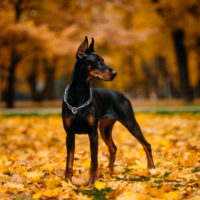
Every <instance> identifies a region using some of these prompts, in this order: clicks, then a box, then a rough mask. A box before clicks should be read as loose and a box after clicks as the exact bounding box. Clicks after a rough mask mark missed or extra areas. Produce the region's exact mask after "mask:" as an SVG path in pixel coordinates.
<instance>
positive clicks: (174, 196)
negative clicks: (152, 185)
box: [164, 190, 179, 200]
mask: <svg viewBox="0 0 200 200" xmlns="http://www.w3.org/2000/svg"><path fill="white" fill-rule="evenodd" d="M178 195H179V191H178V190H177V191H172V192H168V193H166V194H165V195H164V197H165V199H168V200H170V199H177V198H178Z"/></svg>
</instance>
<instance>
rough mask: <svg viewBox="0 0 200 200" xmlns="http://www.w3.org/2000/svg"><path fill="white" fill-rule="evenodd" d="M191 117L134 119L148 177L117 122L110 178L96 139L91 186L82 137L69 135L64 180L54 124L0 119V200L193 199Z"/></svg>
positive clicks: (195, 167) (196, 172)
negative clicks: (149, 154) (70, 152)
mask: <svg viewBox="0 0 200 200" xmlns="http://www.w3.org/2000/svg"><path fill="white" fill-rule="evenodd" d="M199 117H200V116H199V115H192V114H182V115H179V114H176V115H157V114H153V113H152V114H140V113H138V114H136V118H137V120H138V122H139V124H140V125H141V128H142V130H143V133H144V135H145V137H146V139H147V140H148V141H150V142H151V144H152V149H153V156H154V161H155V165H156V169H153V170H150V171H148V170H147V168H146V157H145V153H144V151H143V148H142V146H141V145H140V144H139V143H138V142H137V141H136V139H135V138H133V136H131V135H130V134H129V132H128V131H127V130H126V129H125V128H124V127H123V126H122V125H121V124H119V123H117V124H116V125H115V127H114V131H113V137H114V141H115V143H116V145H117V147H118V151H117V158H116V163H115V168H114V172H113V173H110V172H109V170H108V168H107V165H108V161H109V152H108V149H107V147H106V145H105V144H104V142H103V140H102V139H100V140H99V156H98V160H99V179H98V181H96V183H95V188H93V189H92V188H88V187H87V186H85V184H86V183H87V181H88V179H89V167H90V151H89V139H88V136H87V135H77V136H76V151H75V163H74V176H73V179H72V183H70V182H65V181H64V173H65V164H66V150H65V137H66V135H65V132H64V130H63V127H62V121H61V117H59V116H48V117H46V118H45V117H37V116H30V117H20V116H14V117H9V118H8V117H5V116H4V117H3V116H1V117H0V123H1V126H0V158H1V159H0V199H3V200H8V199H9V200H10V199H13V200H19V199H20V200H28V199H41V200H42V199H58V200H62V199H69V200H72V199H80V200H84V199H95V200H98V199H116V200H125V199H126V200H133V199H135V200H147V199H148V200H158V199H171V200H176V199H191V200H197V199H199V198H200V193H199V191H200V190H199V187H200V164H199V161H200V160H199V157H200V154H199V150H200V145H199V142H198V141H199V131H200V124H199V120H200V118H199Z"/></svg>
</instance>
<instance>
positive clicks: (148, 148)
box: [127, 118, 155, 169]
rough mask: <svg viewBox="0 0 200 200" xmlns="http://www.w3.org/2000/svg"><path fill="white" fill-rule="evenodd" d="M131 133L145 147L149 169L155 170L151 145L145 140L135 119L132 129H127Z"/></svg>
mask: <svg viewBox="0 0 200 200" xmlns="http://www.w3.org/2000/svg"><path fill="white" fill-rule="evenodd" d="M127 128H128V130H129V131H130V133H131V134H132V135H133V136H135V137H136V139H137V140H138V141H139V142H140V144H141V145H142V146H143V148H144V151H145V153H146V157H147V163H148V164H147V165H148V168H149V169H152V168H155V165H154V162H153V156H152V151H151V145H150V144H149V143H148V142H147V141H146V140H145V138H144V136H143V134H142V131H141V129H140V127H139V125H138V123H137V121H136V119H135V118H134V119H133V124H132V125H131V126H130V127H127Z"/></svg>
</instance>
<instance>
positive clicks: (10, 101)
mask: <svg viewBox="0 0 200 200" xmlns="http://www.w3.org/2000/svg"><path fill="white" fill-rule="evenodd" d="M10 59H11V63H10V67H9V73H8V74H9V75H8V87H7V90H6V96H5V98H6V104H7V108H13V106H14V100H15V94H14V92H15V89H14V83H15V71H16V67H17V64H18V62H19V60H20V57H19V56H17V53H16V50H15V48H14V47H13V48H12V50H11V58H10Z"/></svg>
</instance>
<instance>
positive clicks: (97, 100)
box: [62, 36, 154, 186]
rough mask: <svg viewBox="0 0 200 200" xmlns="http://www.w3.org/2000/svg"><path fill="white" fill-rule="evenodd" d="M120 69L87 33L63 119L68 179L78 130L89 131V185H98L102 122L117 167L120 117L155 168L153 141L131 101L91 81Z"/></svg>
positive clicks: (67, 93) (107, 77) (109, 77)
mask: <svg viewBox="0 0 200 200" xmlns="http://www.w3.org/2000/svg"><path fill="white" fill-rule="evenodd" d="M116 74H117V73H116V71H114V70H113V69H111V68H110V67H108V66H107V65H106V64H105V63H104V60H103V58H102V57H101V56H99V55H98V54H96V53H95V51H94V39H93V38H92V42H91V44H90V46H89V47H88V39H87V36H86V37H85V40H84V41H83V42H82V44H81V45H80V46H79V48H78V51H77V53H76V63H75V65H74V70H73V75H72V79H71V82H70V84H69V85H68V86H67V87H66V89H65V94H64V98H63V106H62V119H63V125H64V129H65V131H66V133H67V138H66V148H67V164H66V177H65V178H66V179H69V180H71V179H72V175H73V161H74V149H75V134H76V133H77V134H80V133H87V134H88V135H89V140H90V151H91V166H90V179H89V185H90V186H92V185H94V182H95V180H96V178H97V174H98V173H97V169H98V159H97V156H98V131H97V129H98V124H99V130H100V133H101V136H102V138H103V140H104V142H105V143H106V145H107V146H108V149H109V152H110V161H109V169H110V170H111V171H113V166H114V162H115V155H116V151H117V148H116V146H115V144H114V142H113V139H112V128H113V125H114V123H115V122H116V121H119V122H120V123H122V124H123V125H124V126H125V127H126V128H127V129H128V130H129V131H130V133H131V134H132V135H133V136H135V137H136V138H137V140H138V141H139V142H140V143H141V145H142V146H143V148H144V151H145V152H146V157H147V161H148V168H150V169H151V168H154V162H153V157H152V153H151V145H150V144H149V143H148V142H147V141H146V140H145V138H144V136H143V134H142V132H141V130H140V127H139V125H138V123H137V121H136V119H135V117H134V113H133V109H132V107H131V103H130V101H129V100H128V99H127V98H126V97H125V96H124V95H123V94H121V93H119V92H116V91H114V90H110V89H91V87H90V81H91V80H92V79H100V80H104V81H111V80H113V79H114V77H115V76H116Z"/></svg>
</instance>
